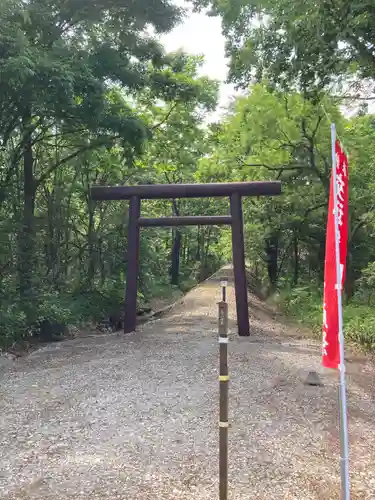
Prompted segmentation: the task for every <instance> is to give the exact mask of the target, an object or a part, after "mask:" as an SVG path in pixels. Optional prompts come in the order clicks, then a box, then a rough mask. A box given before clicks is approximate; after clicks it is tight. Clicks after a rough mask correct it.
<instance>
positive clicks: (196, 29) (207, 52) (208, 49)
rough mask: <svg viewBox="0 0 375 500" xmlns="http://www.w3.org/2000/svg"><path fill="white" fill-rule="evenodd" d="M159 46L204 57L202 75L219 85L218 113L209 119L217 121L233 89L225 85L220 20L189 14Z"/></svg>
mask: <svg viewBox="0 0 375 500" xmlns="http://www.w3.org/2000/svg"><path fill="white" fill-rule="evenodd" d="M176 3H179V4H180V5H181V4H183V3H184V2H183V0H180V1H176ZM161 42H162V43H163V45H164V46H165V49H166V51H167V52H174V51H176V50H178V49H182V50H183V51H184V52H187V53H189V54H194V55H203V56H204V58H205V63H204V65H203V67H202V70H201V73H202V74H204V75H207V76H209V77H210V78H213V79H215V80H220V82H221V85H220V100H219V106H218V110H217V111H216V113H214V115H213V116H212V117H210V119H211V120H212V119H216V118H217V117H219V116H220V115H221V114H222V113H223V111H224V108H225V106H226V105H227V104H229V102H230V99H231V97H232V96H233V95H234V94H235V90H234V87H233V85H228V84H225V83H224V82H225V80H226V78H227V74H228V68H227V61H226V59H225V57H224V44H225V39H224V37H223V36H222V34H221V21H220V18H218V17H208V16H206V15H205V14H196V13H189V15H188V16H187V18H186V19H185V21H184V22H183V23H181V24H179V25H178V26H177V27H176V28H175V29H174V30H173V31H172V32H171V33H168V34H167V35H165V36H163V37H162V38H161Z"/></svg>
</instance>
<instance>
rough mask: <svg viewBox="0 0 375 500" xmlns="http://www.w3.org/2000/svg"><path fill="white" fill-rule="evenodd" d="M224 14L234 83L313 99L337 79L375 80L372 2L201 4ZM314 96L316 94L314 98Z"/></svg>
mask: <svg viewBox="0 0 375 500" xmlns="http://www.w3.org/2000/svg"><path fill="white" fill-rule="evenodd" d="M195 4H196V6H197V8H202V7H209V8H210V9H211V13H212V14H213V15H220V16H221V17H222V22H223V34H224V36H225V37H226V40H227V45H226V49H227V55H228V56H229V57H230V78H231V80H233V81H234V82H236V83H237V84H239V85H241V86H242V87H245V88H246V87H247V86H248V84H249V82H250V81H253V80H254V79H255V80H256V81H259V80H261V79H264V78H265V79H267V80H269V81H270V82H273V83H275V84H277V85H280V86H281V87H282V88H289V89H290V88H295V87H294V86H295V85H297V86H298V88H299V89H301V90H302V91H304V92H307V93H308V94H309V93H311V92H313V93H314V94H315V92H316V90H317V89H318V90H319V89H322V88H324V87H327V86H328V85H330V84H332V82H334V81H335V80H336V77H338V76H343V75H347V74H349V73H356V74H357V75H358V76H360V77H361V78H363V77H365V78H372V79H373V78H374V76H375V58H374V51H373V41H374V39H375V28H374V26H375V10H374V6H373V2H372V1H371V0H359V1H357V2H350V1H349V0H336V1H335V2H326V1H324V0H303V1H301V0H297V1H296V0H266V1H264V0H262V1H259V0H220V1H219V0H196V1H195ZM310 95H311V94H310Z"/></svg>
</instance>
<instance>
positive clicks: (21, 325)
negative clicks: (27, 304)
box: [0, 303, 29, 347]
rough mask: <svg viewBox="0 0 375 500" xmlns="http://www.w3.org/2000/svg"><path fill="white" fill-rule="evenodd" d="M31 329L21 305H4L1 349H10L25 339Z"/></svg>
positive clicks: (0, 331)
mask: <svg viewBox="0 0 375 500" xmlns="http://www.w3.org/2000/svg"><path fill="white" fill-rule="evenodd" d="M28 330H29V327H28V324H27V319H26V315H25V313H24V312H23V311H22V310H21V308H20V307H19V304H4V303H2V307H1V323H0V347H2V346H4V347H8V346H9V345H11V344H12V343H13V342H14V341H15V340H19V339H21V338H22V337H24V335H25V333H28Z"/></svg>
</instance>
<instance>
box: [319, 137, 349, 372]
mask: <svg viewBox="0 0 375 500" xmlns="http://www.w3.org/2000/svg"><path fill="white" fill-rule="evenodd" d="M335 149H336V185H337V220H338V228H339V248H340V274H341V283H340V286H341V287H342V286H343V284H344V280H345V272H346V253H347V242H348V199H349V193H348V191H349V190H348V186H349V184H348V181H349V172H348V159H347V157H346V155H345V153H344V151H343V150H342V148H341V145H340V142H339V141H336V147H335ZM332 174H333V171H332ZM333 182H334V175H331V185H330V194H329V203H328V221H327V235H326V256H325V265H324V301H323V349H322V351H323V365H324V366H326V367H327V368H338V367H339V364H340V349H339V321H338V314H339V311H338V303H337V288H336V286H337V284H338V279H337V273H336V249H335V238H336V235H335V210H334V207H335V202H334V201H335V200H334V189H333Z"/></svg>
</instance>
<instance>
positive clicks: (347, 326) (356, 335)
mask: <svg viewBox="0 0 375 500" xmlns="http://www.w3.org/2000/svg"><path fill="white" fill-rule="evenodd" d="M277 301H278V304H279V306H280V307H281V309H282V310H283V311H284V312H285V313H286V314H287V315H288V316H290V317H292V318H294V319H295V320H297V321H298V322H300V323H301V324H303V325H304V326H308V327H310V328H311V330H312V331H313V332H314V333H315V334H316V336H317V337H320V336H321V332H322V318H323V307H322V304H323V297H322V295H319V293H317V291H316V290H315V289H312V288H311V287H309V286H305V287H298V288H294V289H289V290H288V289H284V290H283V291H282V292H281V293H280V294H279V296H278V299H277ZM343 321H344V335H345V338H346V339H347V340H348V341H349V342H352V343H355V344H357V345H360V346H362V347H364V348H365V349H370V350H372V349H375V312H374V310H373V307H370V306H367V305H364V304H360V303H358V302H353V303H349V304H345V305H344V309H343Z"/></svg>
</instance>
